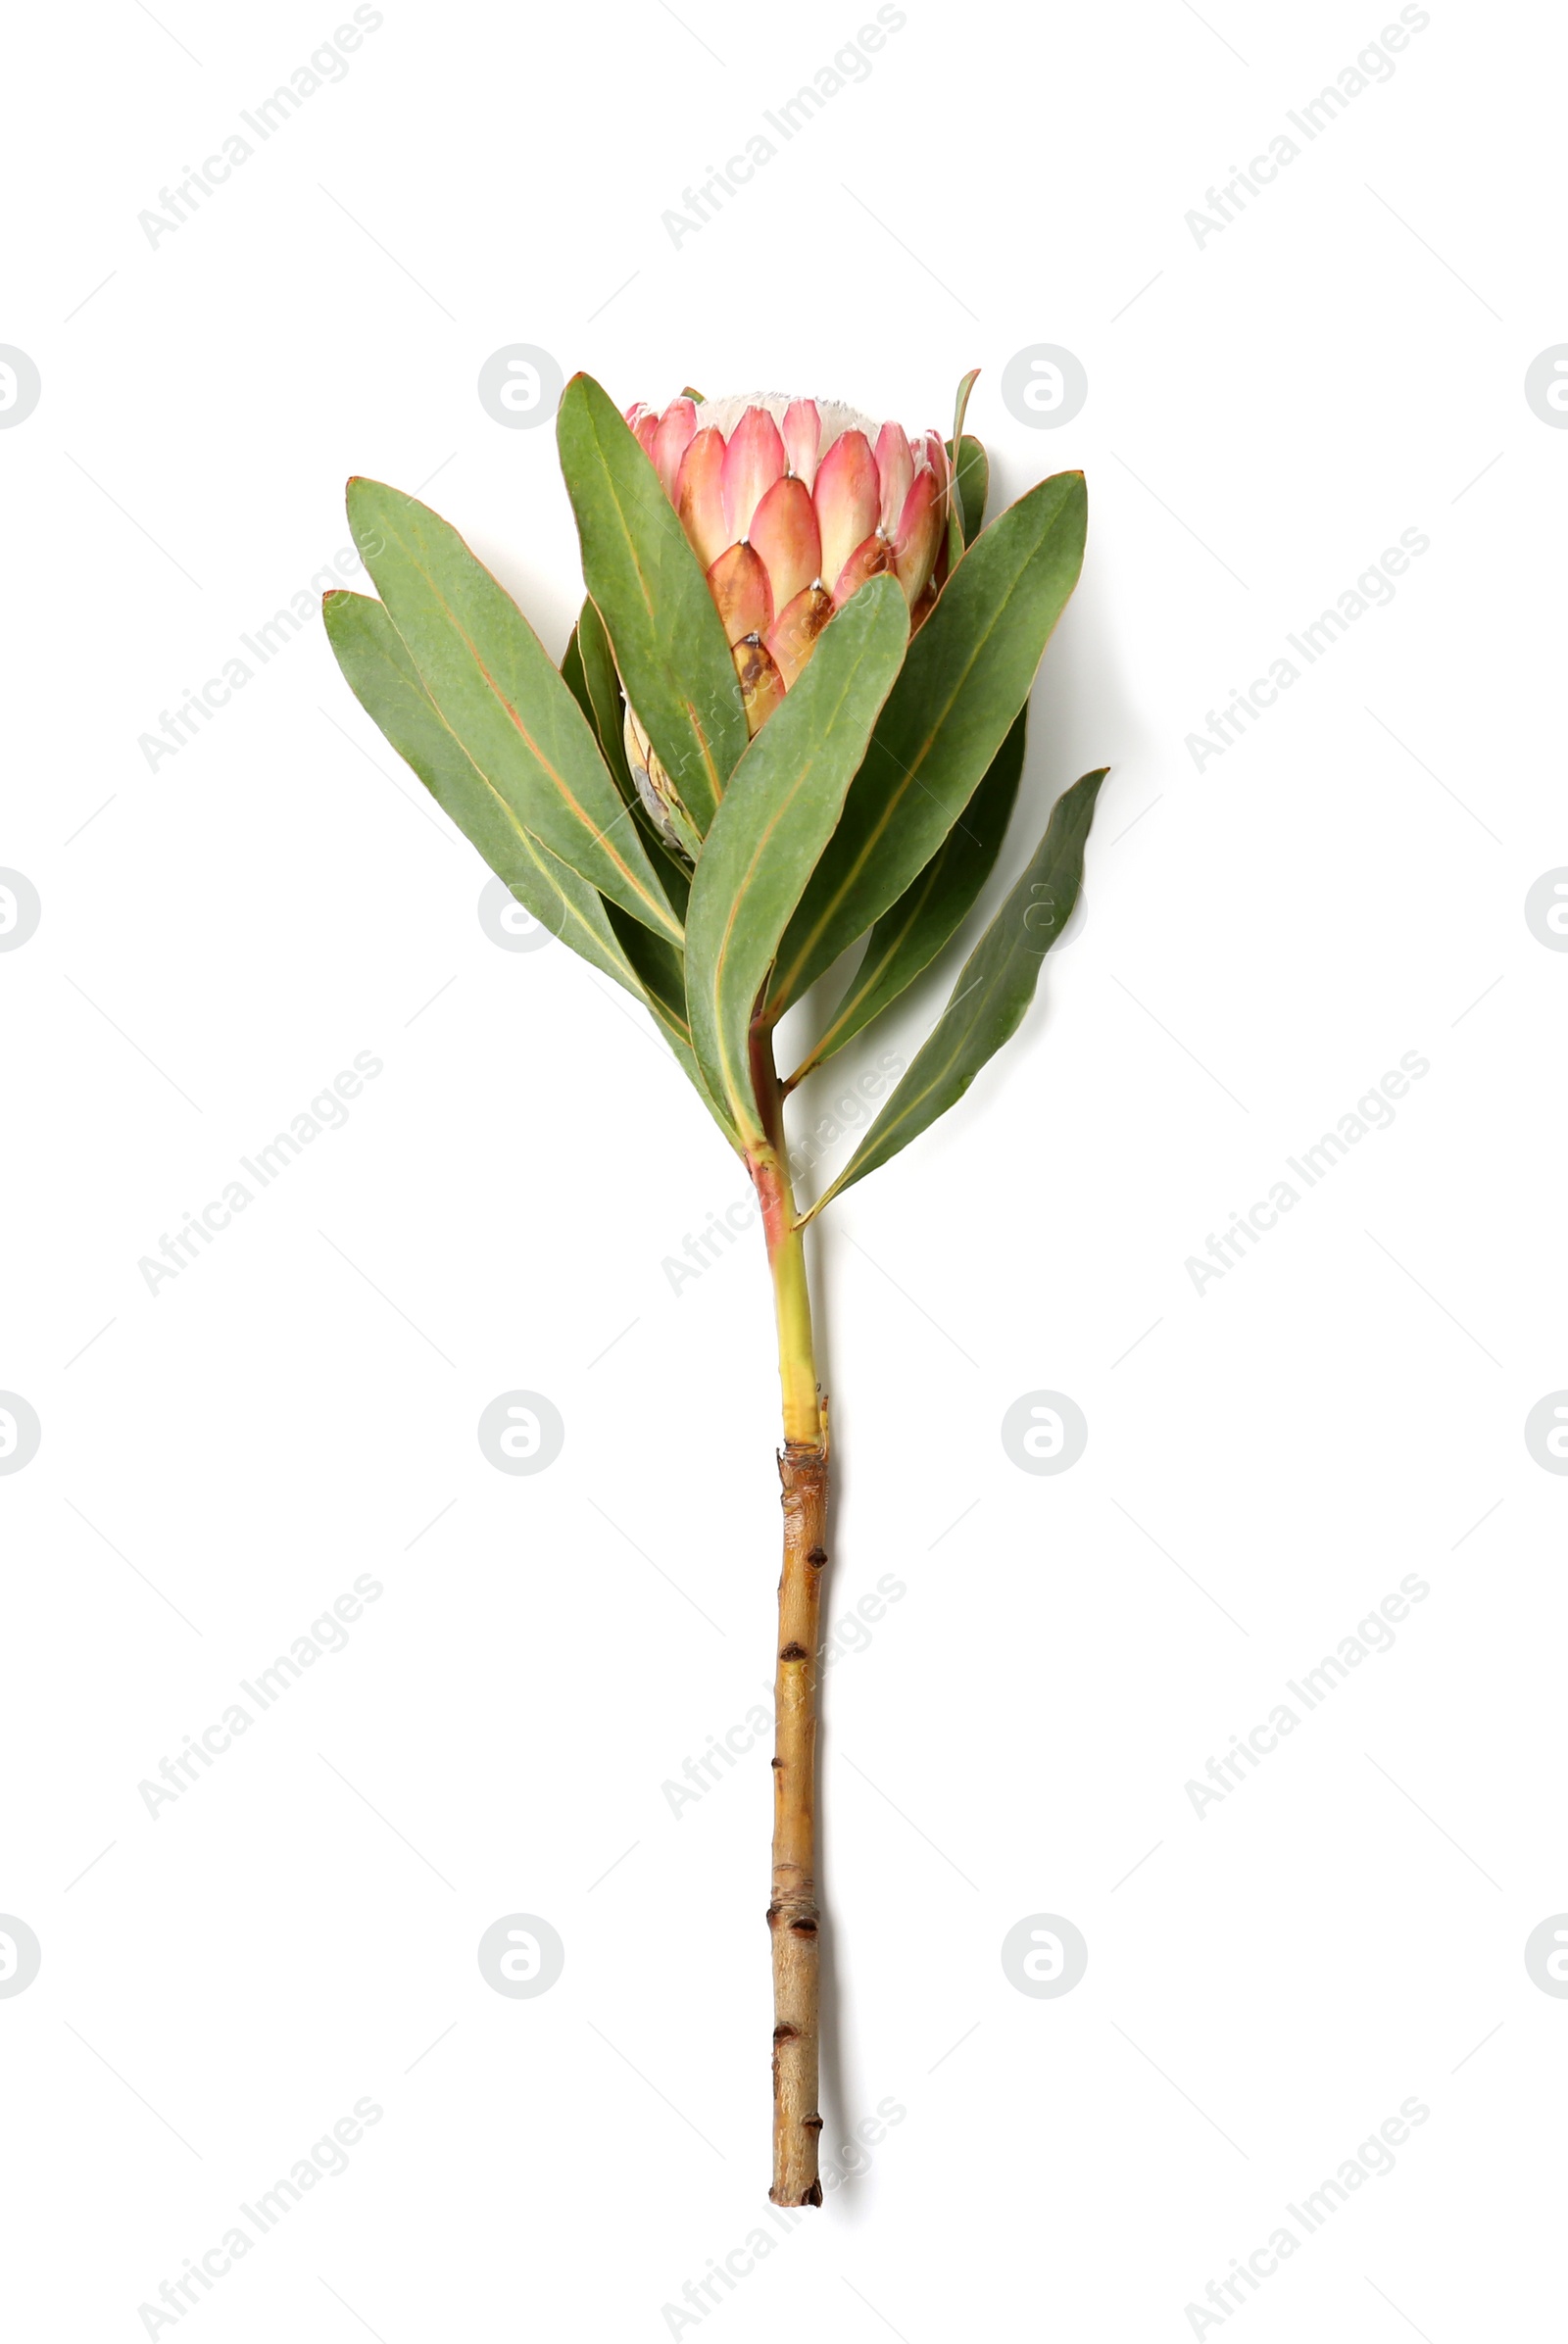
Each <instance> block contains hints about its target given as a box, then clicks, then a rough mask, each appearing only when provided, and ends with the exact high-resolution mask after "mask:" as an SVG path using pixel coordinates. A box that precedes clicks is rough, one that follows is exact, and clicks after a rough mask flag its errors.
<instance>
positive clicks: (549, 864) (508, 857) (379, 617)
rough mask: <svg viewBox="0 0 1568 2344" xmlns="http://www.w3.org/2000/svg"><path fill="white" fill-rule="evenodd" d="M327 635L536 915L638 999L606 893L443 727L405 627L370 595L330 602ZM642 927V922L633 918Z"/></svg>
mask: <svg viewBox="0 0 1568 2344" xmlns="http://www.w3.org/2000/svg"><path fill="white" fill-rule="evenodd" d="M321 615H322V618H323V619H324V621H325V624H326V632H327V639H328V641H329V642H330V644H331V646H332V649H333V652H334V653H335V654H336V656H337V663H338V665H339V666H340V667H341V668H342V670H343V674H344V676H345V678H346V680H347V682H348V686H349V689H350V691H351V692H352V693H353V694H354V697H355V698H356V700H358V702H359V703H360V706H361V707H362V708H364V709H365V711H366V714H367V715H368V716H369V717H370V718H371V719H372V721H373V722H374V723H376V724H378V725H379V726H380V728H381V730H382V732H383V733H384V734H385V735H386V737H387V739H388V741H389V742H390V743H391V745H392V747H393V748H394V749H395V750H396V751H397V753H398V755H399V757H402V758H403V760H404V762H405V763H406V764H408V765H411V766H412V767H413V769H414V771H415V772H416V773H417V775H418V777H419V779H420V780H421V781H422V782H423V784H424V786H425V788H426V789H427V790H428V791H429V793H430V795H431V797H432V798H433V799H434V800H435V802H436V804H437V805H438V806H440V807H441V809H442V811H443V812H444V813H447V814H449V815H450V816H451V818H452V820H453V821H454V822H455V823H456V824H457V826H458V828H459V829H460V830H461V831H462V832H463V835H464V837H465V838H466V839H467V840H468V842H469V844H470V845H471V846H474V847H477V848H478V850H479V853H480V854H481V855H483V856H484V859H485V861H486V862H487V863H488V864H489V865H490V868H491V869H492V870H493V871H495V872H496V873H497V874H498V875H499V876H500V877H501V878H502V879H504V880H505V881H506V883H507V885H508V886H509V887H510V888H511V890H512V892H513V894H514V895H515V897H516V899H517V901H518V903H521V904H522V906H523V908H524V909H525V910H527V911H531V912H532V914H533V916H534V918H535V919H536V920H539V921H541V922H542V923H543V925H544V926H545V927H547V928H548V929H549V930H550V932H551V934H552V935H553V936H559V937H560V938H561V940H562V942H563V943H564V944H569V945H570V946H571V948H572V950H573V952H580V953H581V954H582V956H583V958H584V959H585V960H588V961H591V962H592V963H593V965H594V967H595V968H599V969H603V970H604V972H605V974H606V976H608V977H613V978H614V980H615V982H616V984H617V985H624V986H625V988H626V990H627V992H628V993H632V994H636V995H638V996H640V995H641V993H642V987H641V985H640V983H639V981H638V978H637V975H636V972H635V970H634V969H633V968H632V966H631V965H630V963H629V962H628V960H627V957H626V953H625V951H624V949H623V947H622V946H621V944H620V942H619V940H618V938H617V937H616V935H615V932H614V930H613V927H612V926H611V923H610V920H609V918H608V917H607V915H606V911H605V904H604V900H603V898H602V897H601V896H600V894H599V891H598V889H597V888H593V887H590V886H589V884H588V882H587V880H586V879H579V877H578V876H577V873H576V872H575V871H574V870H572V869H570V868H569V866H568V865H567V864H565V863H564V862H562V861H560V860H559V859H558V858H557V857H556V856H555V855H552V854H551V853H550V852H549V850H548V849H547V848H545V847H542V846H541V845H540V844H539V841H538V840H537V839H536V838H534V837H533V835H532V834H531V832H529V831H528V830H526V829H524V827H523V825H522V823H521V822H520V821H519V820H518V818H517V814H516V810H515V807H514V806H512V805H511V804H510V803H509V801H508V800H507V799H506V798H505V797H504V796H503V795H502V793H501V792H500V791H499V790H498V789H497V788H496V787H495V785H494V783H493V782H491V781H490V780H489V779H488V778H487V776H486V775H485V774H484V773H483V772H482V771H481V770H480V768H479V767H478V766H477V765H476V764H475V763H474V761H473V759H472V758H471V757H469V756H468V754H467V752H466V749H465V748H464V747H463V744H462V743H461V742H460V741H459V740H458V738H457V736H456V734H455V733H453V732H452V730H451V729H450V727H449V726H448V725H447V724H446V723H445V722H443V720H442V717H441V714H440V711H439V710H438V709H437V708H436V706H435V704H434V702H433V701H432V700H431V698H430V696H429V694H428V693H427V692H426V690H425V688H424V686H423V684H422V683H421V682H420V680H419V671H418V669H417V667H416V666H415V664H414V661H413V659H411V658H410V656H409V652H408V647H407V645H406V644H405V643H404V641H403V638H402V636H401V635H400V634H399V633H398V631H397V628H396V627H395V626H394V625H393V624H392V621H391V619H390V618H389V617H388V615H387V613H386V611H385V610H383V609H382V608H381V605H380V604H379V603H377V602H372V601H371V600H370V598H369V596H368V595H364V594H341V593H333V594H328V595H325V596H324V597H323V598H322V605H321ZM628 924H629V925H635V922H628Z"/></svg>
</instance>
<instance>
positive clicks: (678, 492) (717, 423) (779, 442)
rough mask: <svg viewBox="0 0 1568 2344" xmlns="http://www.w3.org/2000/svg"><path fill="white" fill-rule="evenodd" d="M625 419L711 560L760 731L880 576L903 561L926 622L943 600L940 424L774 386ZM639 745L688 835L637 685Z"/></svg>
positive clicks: (635, 752)
mask: <svg viewBox="0 0 1568 2344" xmlns="http://www.w3.org/2000/svg"><path fill="white" fill-rule="evenodd" d="M626 420H627V422H628V423H629V424H630V425H631V428H632V431H633V433H634V435H635V437H636V439H637V442H638V444H639V446H640V447H641V448H642V450H643V452H644V454H645V455H646V456H647V458H648V460H649V462H650V463H651V464H652V465H653V466H654V469H655V470H656V471H657V472H658V474H659V477H660V479H661V480H662V483H663V486H664V492H665V494H666V495H667V497H668V498H669V501H670V503H671V504H672V505H673V506H674V508H675V510H676V512H677V513H679V514H680V518H681V525H682V527H683V528H684V529H685V531H686V535H687V538H688V539H689V541H690V543H691V546H692V548H693V550H694V552H695V553H696V555H697V558H698V560H699V561H700V562H701V563H702V565H703V568H704V571H705V572H706V574H707V578H708V585H709V591H710V592H711V595H712V598H713V601H714V603H715V604H716V605H717V608H718V614H719V616H720V617H721V618H722V619H723V621H724V627H725V631H726V633H727V635H728V637H729V643H730V650H731V654H732V656H733V658H734V661H735V672H736V674H737V675H738V676H739V678H740V686H741V697H742V699H743V700H744V702H745V705H746V724H747V730H748V732H749V733H751V734H756V733H757V732H759V731H760V728H761V726H762V725H763V724H764V723H765V722H766V720H767V718H768V717H769V716H770V715H771V714H772V712H773V710H774V708H777V706H778V704H779V702H780V701H781V700H782V699H783V697H784V695H785V693H786V692H787V691H788V690H789V688H790V686H791V684H793V683H794V681H795V679H796V677H797V676H798V675H799V674H800V673H801V671H802V669H803V668H804V667H805V666H806V663H807V661H808V660H809V659H810V657H811V654H812V652H813V651H814V650H815V648H816V642H817V637H818V636H819V635H820V634H821V632H822V629H823V628H824V627H825V626H826V625H827V623H828V621H829V620H830V619H831V618H832V616H833V614H834V612H835V611H836V610H842V608H843V607H844V605H845V604H846V603H847V602H848V601H849V599H850V597H851V595H852V594H854V593H855V591H856V589H857V587H859V586H863V585H864V584H865V582H866V580H867V579H868V578H874V577H876V576H877V575H878V574H879V573H881V572H883V571H885V570H891V571H892V572H893V574H894V576H895V577H896V578H897V579H898V581H899V584H900V585H901V586H902V587H903V589H904V595H905V600H906V601H907V604H908V606H909V624H910V631H911V632H912V631H913V630H914V629H915V628H916V627H918V626H919V625H920V623H921V621H922V620H923V619H924V617H925V615H926V613H927V612H928V611H929V610H930V609H931V607H932V605H933V603H934V602H935V601H936V598H937V593H938V590H939V588H940V586H941V583H942V579H943V575H944V573H945V570H946V565H947V545H948V509H949V502H950V499H951V496H952V486H953V483H952V466H951V465H950V464H949V462H948V453H947V449H946V447H945V446H944V444H943V439H942V434H941V432H940V431H925V432H921V433H920V434H919V435H918V436H917V437H916V438H915V439H913V440H911V439H910V438H909V436H908V434H907V432H906V431H905V429H904V426H903V425H902V424H901V423H883V424H881V425H880V426H878V425H877V424H876V423H874V422H873V421H872V420H871V418H870V417H869V416H868V415H861V414H860V413H859V412H858V409H856V408H853V407H845V406H843V405H841V404H840V403H839V402H838V401H836V400H823V401H817V400H815V399H788V398H779V397H773V396H766V395H762V394H759V395H757V396H749V397H748V396H742V397H739V398H731V399H703V400H699V399H697V398H695V397H694V396H692V395H691V394H690V393H683V394H682V396H681V397H680V398H678V399H672V400H671V401H670V403H669V405H668V406H667V407H666V408H665V409H664V411H663V413H662V415H661V414H660V413H659V412H658V411H657V410H656V409H654V408H651V407H647V406H644V405H643V404H642V403H641V402H639V403H638V404H637V405H636V406H633V407H629V408H628V409H627V410H626ZM626 758H627V762H628V763H629V764H630V766H631V769H632V775H633V778H634V780H635V781H636V784H637V789H638V793H639V795H640V796H641V798H642V801H643V803H644V805H645V806H647V808H648V810H649V813H650V814H651V815H652V817H653V819H654V821H655V822H656V823H657V824H658V826H659V829H660V831H661V833H662V835H663V836H664V837H665V838H666V839H667V840H668V841H669V842H670V843H671V844H672V845H676V846H678V845H680V844H681V843H682V842H681V838H680V831H681V829H682V828H683V827H684V825H682V824H681V822H680V819H679V806H678V801H677V799H676V794H675V792H674V790H673V788H672V785H671V783H670V780H669V776H668V775H667V774H666V773H665V771H664V768H663V766H662V764H661V763H660V760H659V758H658V757H657V755H656V754H655V752H654V750H653V749H652V747H651V746H650V743H649V739H648V735H647V733H646V732H645V731H644V729H643V726H642V724H641V722H640V721H639V719H638V717H637V714H636V711H635V710H634V709H633V708H632V707H631V706H630V703H629V700H628V704H627V708H626ZM672 806H674V808H675V812H676V819H675V821H674V822H672V821H671V819H670V812H671V808H672ZM688 835H689V834H688Z"/></svg>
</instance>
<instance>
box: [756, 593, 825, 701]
mask: <svg viewBox="0 0 1568 2344" xmlns="http://www.w3.org/2000/svg"><path fill="white" fill-rule="evenodd" d="M835 608H836V606H835V604H834V601H833V597H832V596H831V595H830V594H829V593H828V591H827V589H826V587H825V586H803V587H802V588H801V591H800V593H799V594H798V595H796V597H795V599H794V600H793V602H789V603H786V604H785V606H784V608H783V610H781V611H780V612H779V614H778V617H777V619H776V620H775V622H774V625H773V631H772V633H771V634H770V635H769V636H768V638H767V648H768V650H769V652H770V653H771V654H772V657H773V659H774V662H775V664H776V665H777V667H778V670H779V673H780V674H781V675H782V676H783V678H784V681H785V683H786V685H788V684H793V683H794V681H795V679H796V677H797V676H798V675H799V674H800V672H801V669H802V668H803V667H804V666H805V665H806V662H807V660H808V659H809V658H810V656H811V654H812V652H813V651H814V650H815V649H816V639H817V637H818V635H820V633H821V632H822V629H823V628H824V627H825V626H826V624H827V622H828V620H829V619H830V618H831V617H832V615H833V612H834V610H835Z"/></svg>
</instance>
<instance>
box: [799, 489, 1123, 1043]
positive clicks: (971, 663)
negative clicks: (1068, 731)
mask: <svg viewBox="0 0 1568 2344" xmlns="http://www.w3.org/2000/svg"><path fill="white" fill-rule="evenodd" d="M1085 519H1086V497H1085V491H1084V479H1083V474H1082V473H1081V472H1057V473H1056V474H1054V476H1053V478H1051V479H1049V480H1042V481H1041V482H1040V484H1039V486H1038V487H1036V488H1032V489H1030V490H1029V492H1028V494H1027V495H1025V496H1022V497H1020V498H1019V499H1018V502H1017V503H1016V504H1015V505H1010V506H1009V507H1008V508H1007V510H1006V512H1005V513H1001V514H1000V515H999V516H998V518H997V519H996V520H994V521H993V522H992V523H991V526H990V528H989V529H983V530H982V531H981V532H980V535H979V536H978V537H977V538H976V539H975V542H974V544H973V545H972V546H971V547H970V548H969V550H968V552H967V553H966V554H965V555H964V557H963V560H962V561H961V562H959V563H958V565H957V567H956V569H955V570H954V572H953V574H952V576H951V577H950V578H949V580H948V582H947V585H946V586H945V587H944V588H943V590H942V593H941V595H940V597H939V598H938V601H937V605H936V608H935V609H934V610H933V611H932V612H931V615H930V617H929V618H928V619H927V620H926V622H925V624H924V626H923V627H922V628H921V629H920V632H919V633H918V634H917V635H916V636H915V638H914V640H913V642H912V643H911V644H910V645H909V652H908V657H907V659H906V660H905V662H904V667H903V670H902V671H901V673H900V676H899V680H898V682H897V683H896V684H895V685H894V687H893V690H892V692H891V693H890V694H889V696H888V704H887V707H886V708H884V709H883V711H882V715H881V718H880V720H879V722H878V724H877V728H876V731H875V733H874V735H873V736H872V740H871V746H870V749H869V751H868V753H867V756H866V759H865V763H864V764H863V766H862V767H861V769H860V771H859V772H858V774H857V775H856V778H855V784H854V787H853V788H852V789H851V791H850V794H849V797H848V799H847V800H846V802H845V806H844V814H843V819H842V820H841V821H840V823H839V826H838V829H837V831H836V832H835V833H834V836H833V841H832V844H831V845H830V847H829V848H828V850H827V852H826V854H825V855H823V857H822V859H821V862H820V863H819V864H818V866H817V868H816V870H815V871H814V872H813V873H812V875H811V882H810V885H809V887H808V889H807V891H806V894H805V897H804V898H803V899H802V902H801V905H800V908H799V910H798V911H797V912H796V914H795V916H794V918H793V919H792V920H791V922H790V925H789V929H788V932H787V934H786V935H785V937H784V941H783V943H782V945H781V946H780V948H779V952H778V961H777V966H776V968H775V970H774V974H773V981H772V985H771V988H770V990H769V996H768V1011H769V1014H770V1015H776V1014H778V1013H779V1012H780V1011H781V1010H782V1009H784V1008H786V1007H787V1006H788V1005H789V1003H790V1002H791V1001H796V1000H798V999H799V998H800V996H801V994H802V993H803V992H804V991H805V990H806V988H807V986H808V985H809V984H810V983H811V982H812V980H813V979H814V978H816V977H819V976H820V975H821V973H822V971H823V970H824V969H825V968H828V967H830V966H831V965H832V963H833V962H834V961H835V960H836V959H837V958H838V956H839V954H840V952H843V951H844V949H845V947H846V946H847V945H851V944H853V943H854V942H855V939H856V938H857V937H858V936H861V935H863V934H864V932H865V930H866V929H867V928H869V927H870V925H871V923H872V921H873V920H877V919H880V918H881V916H882V914H883V912H884V911H886V910H888V909H889V908H890V907H891V906H892V905H893V904H894V903H897V902H898V900H899V898H900V896H902V895H903V893H904V891H905V889H906V888H907V886H908V885H909V884H910V882H911V880H913V879H914V878H915V877H916V876H917V874H918V873H919V872H920V871H922V870H923V869H924V868H925V865H926V864H927V863H928V862H929V861H930V859H931V857H932V855H934V854H935V853H936V851H937V849H938V847H940V846H941V844H942V841H943V840H944V839H945V838H946V837H947V834H948V832H949V831H950V830H951V829H952V827H953V825H954V823H955V822H956V819H957V817H958V815H959V814H960V813H961V812H962V810H963V808H964V806H966V805H967V804H968V802H969V799H970V798H971V797H972V795H973V794H974V791H975V788H976V786H977V785H978V783H979V781H980V779H981V776H982V775H983V774H984V773H986V772H987V771H988V770H989V769H990V765H991V760H992V759H993V757H995V756H996V754H997V752H998V750H999V749H1000V748H1001V747H1002V743H1003V739H1004V737H1005V734H1006V731H1007V727H1008V726H1009V725H1010V724H1011V722H1012V720H1013V718H1014V716H1016V714H1017V713H1018V710H1019V709H1020V708H1022V707H1023V704H1024V702H1025V701H1026V700H1027V699H1028V697H1029V687H1030V685H1031V683H1032V682H1033V681H1034V673H1035V669H1036V668H1037V667H1038V666H1039V664H1040V656H1041V654H1042V652H1043V651H1044V650H1045V648H1046V643H1047V640H1048V638H1049V637H1050V634H1051V630H1052V628H1053V627H1054V625H1055V623H1056V620H1057V619H1058V618H1059V617H1060V615H1061V612H1062V610H1063V608H1064V607H1065V604H1066V601H1067V597H1068V596H1069V595H1070V594H1071V592H1072V590H1073V588H1074V586H1075V585H1076V584H1077V582H1078V572H1079V570H1080V569H1081V567H1082V566H1083V557H1084V526H1085ZM837 624H838V621H837V620H836V619H835V620H834V621H833V625H835V626H836V625H837ZM831 631H832V630H831V628H830V629H829V630H828V632H829V633H830V632H831ZM826 640H827V636H826V634H824V636H823V641H824V642H825V641H826ZM813 664H814V661H813ZM775 721H776V719H775Z"/></svg>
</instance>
